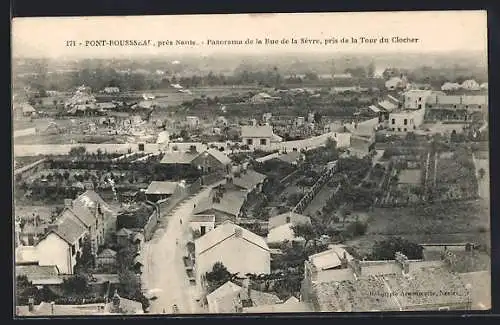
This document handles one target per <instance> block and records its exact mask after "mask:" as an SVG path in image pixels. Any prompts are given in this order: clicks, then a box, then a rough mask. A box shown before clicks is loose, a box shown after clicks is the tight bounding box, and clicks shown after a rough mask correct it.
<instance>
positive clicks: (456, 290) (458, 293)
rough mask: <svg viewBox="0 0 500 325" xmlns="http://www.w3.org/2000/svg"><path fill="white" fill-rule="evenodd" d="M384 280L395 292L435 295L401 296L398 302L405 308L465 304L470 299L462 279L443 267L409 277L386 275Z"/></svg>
mask: <svg viewBox="0 0 500 325" xmlns="http://www.w3.org/2000/svg"><path fill="white" fill-rule="evenodd" d="M384 279H385V281H386V282H387V284H388V285H389V286H390V287H391V289H392V291H393V292H395V291H404V292H408V293H414V292H417V293H418V292H420V293H433V295H418V294H417V295H399V296H398V297H397V300H398V301H399V304H401V306H402V307H403V308H404V307H412V306H419V305H425V304H455V303H463V302H466V301H467V299H468V297H467V292H466V288H465V284H464V283H463V282H462V280H461V279H460V277H459V276H458V275H457V274H453V273H451V272H449V271H448V270H447V269H445V268H442V267H439V268H434V267H431V268H423V269H420V270H415V271H411V272H410V275H409V276H408V277H404V276H402V275H401V274H392V275H386V276H384ZM441 292H449V293H453V294H451V295H444V294H440V293H441Z"/></svg>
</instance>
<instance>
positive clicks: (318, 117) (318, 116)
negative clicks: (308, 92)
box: [314, 112, 322, 124]
mask: <svg viewBox="0 0 500 325" xmlns="http://www.w3.org/2000/svg"><path fill="white" fill-rule="evenodd" d="M321 118H322V116H321V114H320V113H318V112H316V113H314V123H316V124H319V123H320V122H321Z"/></svg>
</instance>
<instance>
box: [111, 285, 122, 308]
mask: <svg viewBox="0 0 500 325" xmlns="http://www.w3.org/2000/svg"><path fill="white" fill-rule="evenodd" d="M111 304H112V306H111V310H112V312H114V313H118V312H120V296H119V295H118V290H116V289H115V293H114V295H113V298H112V299H111Z"/></svg>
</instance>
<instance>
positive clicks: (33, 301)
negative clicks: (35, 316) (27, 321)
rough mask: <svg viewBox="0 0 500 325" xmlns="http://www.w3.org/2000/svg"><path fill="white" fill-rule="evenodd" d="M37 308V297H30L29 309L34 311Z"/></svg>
mask: <svg viewBox="0 0 500 325" xmlns="http://www.w3.org/2000/svg"><path fill="white" fill-rule="evenodd" d="M34 310H35V299H33V297H30V298H28V311H29V312H33V311H34Z"/></svg>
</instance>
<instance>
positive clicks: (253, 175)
mask: <svg viewBox="0 0 500 325" xmlns="http://www.w3.org/2000/svg"><path fill="white" fill-rule="evenodd" d="M266 178H267V176H266V175H263V174H261V173H258V172H256V171H254V170H252V169H247V170H246V171H243V172H240V174H239V176H238V177H236V176H234V177H233V184H234V185H236V186H238V187H241V188H244V189H246V190H253V189H254V188H255V187H256V186H257V185H258V184H260V183H262V182H263V181H264V180H265V179H266Z"/></svg>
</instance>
